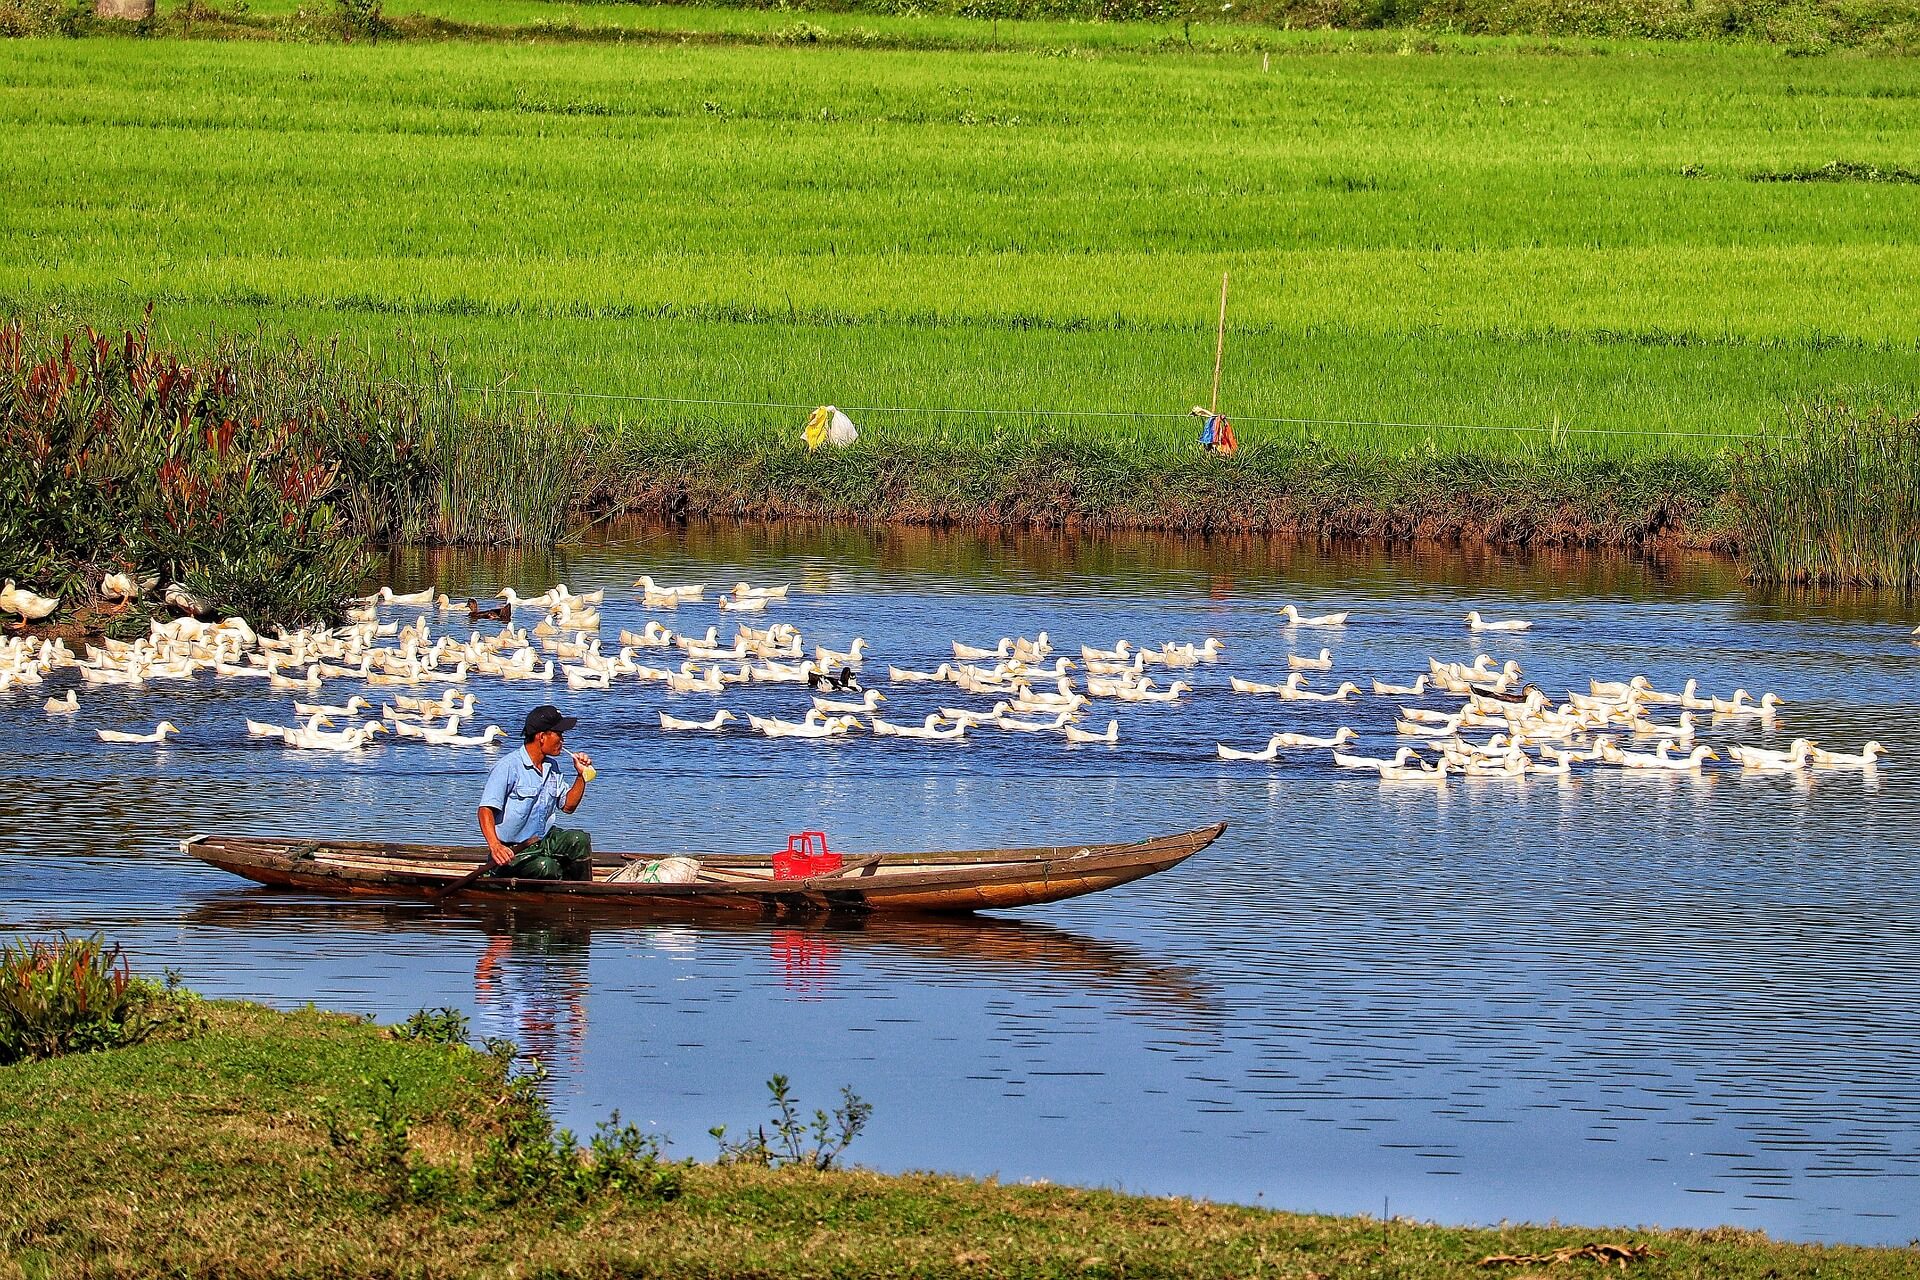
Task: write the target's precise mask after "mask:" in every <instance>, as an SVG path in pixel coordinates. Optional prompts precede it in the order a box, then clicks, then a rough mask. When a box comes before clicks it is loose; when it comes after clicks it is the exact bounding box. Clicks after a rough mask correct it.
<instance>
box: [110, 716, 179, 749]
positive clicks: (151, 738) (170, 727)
mask: <svg viewBox="0 0 1920 1280" xmlns="http://www.w3.org/2000/svg"><path fill="white" fill-rule="evenodd" d="M95 732H96V733H98V734H99V735H100V741H102V742H124V743H129V744H146V745H149V746H151V745H153V744H155V743H164V742H165V741H166V740H167V735H168V734H170V733H178V732H180V726H178V725H176V724H175V723H174V722H173V721H171V720H162V721H161V722H160V723H159V724H157V725H155V726H154V729H153V732H152V733H120V732H118V731H116V730H113V729H98V730H95Z"/></svg>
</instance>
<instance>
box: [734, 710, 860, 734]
mask: <svg viewBox="0 0 1920 1280" xmlns="http://www.w3.org/2000/svg"><path fill="white" fill-rule="evenodd" d="M747 722H748V723H749V724H751V725H752V726H753V727H754V728H756V729H758V730H759V731H760V732H761V733H764V734H766V735H767V736H768V737H769V738H837V737H840V736H841V735H843V734H846V733H849V732H851V731H852V730H854V729H858V728H859V727H860V721H859V720H858V719H857V718H856V717H854V716H831V717H827V718H820V713H819V712H818V711H809V712H808V713H807V718H806V719H805V720H804V721H801V722H799V723H795V722H794V721H792V720H773V719H768V718H763V717H761V716H748V717H747Z"/></svg>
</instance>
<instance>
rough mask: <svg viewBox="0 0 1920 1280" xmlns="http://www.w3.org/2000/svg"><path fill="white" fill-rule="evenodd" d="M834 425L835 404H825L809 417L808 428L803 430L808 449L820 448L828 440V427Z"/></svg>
mask: <svg viewBox="0 0 1920 1280" xmlns="http://www.w3.org/2000/svg"><path fill="white" fill-rule="evenodd" d="M832 425H833V406H832V405H830V404H823V405H821V406H820V407H819V408H818V409H815V410H814V411H813V412H812V413H811V414H810V415H808V417H807V429H806V430H805V431H804V432H802V433H801V434H802V436H803V438H804V439H805V440H806V442H807V448H808V449H810V450H811V449H818V448H819V447H820V446H821V445H823V444H825V443H826V442H827V428H828V427H830V426H832Z"/></svg>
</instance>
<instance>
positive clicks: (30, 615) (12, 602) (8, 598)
mask: <svg viewBox="0 0 1920 1280" xmlns="http://www.w3.org/2000/svg"><path fill="white" fill-rule="evenodd" d="M59 607H60V601H59V599H58V598H56V597H51V596H37V595H35V594H34V593H33V592H31V591H28V590H26V589H25V588H24V587H16V586H14V585H13V579H12V578H8V579H7V582H6V585H5V586H4V587H0V609H4V610H6V611H7V612H8V613H17V614H19V615H20V617H21V618H22V619H23V620H24V621H27V622H38V621H40V619H42V618H44V617H46V616H47V615H49V614H51V613H52V612H53V611H54V610H55V609H58V608H59Z"/></svg>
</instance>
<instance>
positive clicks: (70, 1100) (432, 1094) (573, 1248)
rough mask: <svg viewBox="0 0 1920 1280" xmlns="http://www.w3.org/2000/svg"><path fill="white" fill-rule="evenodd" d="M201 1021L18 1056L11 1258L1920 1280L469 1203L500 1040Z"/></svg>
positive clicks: (922, 1211) (992, 1195)
mask: <svg viewBox="0 0 1920 1280" xmlns="http://www.w3.org/2000/svg"><path fill="white" fill-rule="evenodd" d="M199 1017H200V1026H199V1029H198V1031H197V1032H195V1033H192V1034H184V1035H180V1036H176V1037H173V1038H170V1039H166V1040H157V1041H153V1042H149V1043H146V1044H142V1045H139V1046H137V1047H133V1048H126V1049H119V1050H114V1051H111V1052H105V1053H92V1054H81V1055H76V1056H70V1057H66V1058H59V1059H53V1060H48V1061H40V1062H32V1063H27V1064H24V1065H17V1066H12V1067H6V1068H0V1274H4V1275H10V1276H20V1277H25V1276H68V1275H73V1276H79V1275H94V1276H97V1275H109V1274H111V1275H128V1276H143V1275H178V1274H190V1275H222V1276H236V1277H239V1276H282V1275H315V1274H333V1275H365V1276H386V1275H460V1274H475V1273H487V1274H502V1273H509V1272H512V1271H516V1270H519V1271H531V1272H535V1273H539V1274H548V1275H579V1274H595V1275H606V1274H619V1275H652V1276H731V1275H755V1276H767V1277H780V1276H795V1277H799V1276H828V1275H902V1276H904V1275H915V1276H925V1275H964V1276H982V1275H997V1276H1066V1275H1073V1276H1086V1275H1096V1276H1097V1275H1109V1276H1118V1275H1131V1276H1145V1275H1184V1276H1251V1275H1275V1276H1304V1275H1308V1274H1313V1275H1319V1276H1324V1277H1347V1276H1351V1277H1361V1276H1369V1277H1371V1276H1379V1275H1395V1276H1403V1277H1409V1278H1412V1277H1423V1278H1424V1277H1434V1278H1438V1277H1455V1276H1458V1277H1465V1276H1470V1275H1485V1274H1487V1271H1486V1270H1485V1269H1483V1268H1482V1267H1480V1266H1479V1265H1477V1264H1478V1263H1479V1261H1480V1260H1481V1259H1482V1258H1485V1257H1487V1256H1489V1255H1492V1254H1519V1255H1525V1254H1541V1253H1547V1252H1549V1251H1551V1250H1554V1249H1557V1248H1561V1247H1565V1246H1578V1245H1583V1244H1586V1243H1588V1242H1590V1241H1595V1240H1602V1241H1606V1242H1617V1243H1622V1244H1630V1245H1635V1246H1642V1247H1650V1248H1651V1250H1652V1254H1651V1256H1650V1257H1647V1258H1645V1259H1643V1260H1640V1261H1636V1262H1634V1263H1632V1264H1631V1273H1632V1274H1634V1275H1637V1276H1643V1277H1706V1276H1713V1277H1728V1278H1733V1280H1739V1278H1744V1277H1753V1278H1754V1280H1759V1278H1760V1277H1775V1278H1782V1277H1800V1276H1807V1277H1812V1276H1827V1277H1836V1276H1847V1277H1861V1278H1863V1280H1877V1278H1878V1277H1887V1278H1889V1280H1891V1278H1893V1277H1905V1276H1908V1275H1910V1274H1911V1267H1912V1254H1911V1253H1910V1252H1906V1251H1899V1250H1874V1249H1855V1248H1825V1247H1814V1246H1800V1245H1783V1244H1776V1243H1772V1242H1770V1241H1768V1240H1766V1239H1765V1238H1764V1237H1762V1236H1758V1235H1755V1234H1751V1233H1746V1232H1740V1231H1735V1230H1732V1229H1720V1230H1716V1231H1707V1232H1691V1231H1678V1232H1652V1231H1630V1232H1629V1231H1606V1232H1595V1231H1590V1230H1586V1229H1577V1228H1538V1227H1512V1228H1505V1229H1501V1230H1498V1231H1489V1230H1463V1229H1453V1228H1444V1227H1431V1226H1416V1225H1413V1224H1409V1223H1405V1222H1393V1223H1390V1224H1383V1223H1381V1222H1379V1221H1374V1220H1368V1219H1359V1218H1327V1217H1313V1216H1303V1215H1297V1214H1287V1213H1275V1212H1269V1211H1264V1210H1254V1209H1243V1208H1236V1207H1231V1206H1222V1205H1211V1204H1203V1203H1197V1202H1193V1201H1187V1200H1179V1199H1146V1198H1138V1197H1130V1196H1122V1195H1116V1194H1111V1193H1106V1192H1098V1191H1075V1190H1069V1189H1064V1188H1055V1187H1028V1186H1018V1187H1015V1186H999V1185H996V1184H993V1183H982V1182H976V1181H971V1180H966V1179H960V1178H952V1177H942V1176H934V1175H908V1176H902V1177H890V1176H882V1175H878V1174H873V1173H866V1172H857V1171H856V1172H847V1173H825V1174H822V1173H815V1172H811V1171H807V1170H802V1169H774V1170H769V1169H764V1168H757V1167H743V1166H739V1165H733V1166H727V1167H719V1166H712V1165H691V1166H667V1165H662V1164H661V1163H659V1162H649V1161H647V1160H644V1159H640V1160H632V1161H628V1162H626V1163H625V1164H622V1165H621V1167H622V1168H623V1169H625V1170H627V1173H628V1174H629V1175H631V1180H630V1181H623V1180H622V1179H620V1178H615V1179H611V1180H610V1181H609V1184H608V1185H591V1186H589V1185H586V1184H584V1183H583V1184H580V1185H578V1186H575V1184H573V1183H569V1184H568V1185H569V1187H570V1188H572V1189H571V1190H569V1193H568V1194H567V1195H565V1196H561V1197H555V1196H553V1195H542V1196H532V1195H524V1196H522V1197H520V1198H518V1199H515V1198H513V1197H512V1196H506V1197H502V1196H499V1195H496V1194H494V1191H496V1190H498V1188H497V1187H493V1188H489V1187H488V1186H486V1185H482V1186H478V1187H475V1188H473V1190H472V1192H471V1194H472V1195H474V1196H479V1197H481V1199H479V1200H474V1199H471V1198H466V1195H465V1193H462V1194H456V1192H455V1190H454V1188H456V1187H458V1186H464V1185H467V1183H468V1182H469V1181H470V1180H471V1179H472V1177H473V1175H474V1173H475V1171H476V1170H480V1171H487V1170H491V1171H493V1172H494V1173H495V1174H499V1173H500V1171H501V1170H503V1169H510V1168H517V1167H518V1166H517V1165H503V1164H501V1163H500V1157H499V1154H498V1153H499V1150H500V1147H499V1145H498V1144H497V1143H495V1142H494V1141H493V1140H494V1139H497V1138H499V1137H500V1135H501V1134H502V1133H503V1132H504V1131H507V1130H519V1131H525V1130H526V1129H527V1128H528V1126H529V1121H530V1120H534V1121H537V1120H538V1115H537V1114H534V1115H531V1116H530V1115H529V1114H528V1110H527V1109H528V1108H529V1107H532V1108H534V1109H535V1111H536V1112H537V1111H538V1104H537V1101H535V1102H529V1100H528V1098H529V1095H528V1094H527V1093H526V1091H525V1090H524V1089H515V1088H514V1087H512V1086H511V1085H510V1084H509V1083H508V1081H507V1078H506V1074H505V1073H506V1071H507V1067H506V1066H505V1059H504V1058H502V1057H501V1056H499V1055H492V1054H482V1053H476V1052H473V1051H471V1050H468V1049H466V1048H464V1047H454V1046H449V1045H445V1044H439V1043H434V1042H433V1041H432V1040H431V1039H423V1038H419V1037H417V1036H407V1035H400V1034H396V1033H395V1032H393V1031H391V1030H386V1029H382V1028H378V1027H374V1026H371V1025H369V1024H367V1023H365V1022H362V1021H360V1020H357V1019H354V1018H349V1017H342V1016H339V1015H332V1014H325V1013H319V1012H314V1011H306V1012H300V1013H291V1014H284V1013H275V1012H271V1011H268V1010H265V1009H261V1008H258V1007H254V1006H247V1005H237V1004H207V1005H204V1006H200V1007H199ZM419 1029H420V1028H419V1027H417V1026H416V1028H415V1030H416V1031H417V1030H419ZM881 1122H882V1123H884V1117H882V1118H881ZM534 1127H537V1124H536V1125H534ZM356 1134H357V1136H354V1135H356ZM382 1134H384V1135H386V1138H385V1139H384V1140H383V1141H384V1143H385V1145H384V1146H381V1145H379V1144H377V1143H376V1145H375V1146H369V1145H367V1143H368V1141H369V1139H370V1138H373V1137H377V1136H378V1135H382ZM396 1135H397V1136H396ZM684 1136H686V1135H683V1137H684ZM383 1151H384V1154H382V1152H383ZM490 1152H491V1153H492V1154H489V1153H490ZM396 1159H397V1160H398V1165H397V1166H396V1163H395V1160H396ZM607 1159H608V1157H607V1156H606V1155H605V1154H604V1152H603V1153H602V1154H600V1155H599V1156H596V1157H589V1164H591V1163H593V1162H594V1161H599V1162H601V1163H603V1164H604V1163H605V1162H606V1160H607ZM396 1167H398V1168H400V1169H402V1170H406V1169H411V1170H413V1171H414V1172H413V1174H412V1175H408V1176H407V1177H404V1178H402V1179H401V1180H400V1181H396V1173H395V1170H396ZM428 1168H431V1169H436V1170H440V1171H442V1173H444V1175H445V1178H446V1181H439V1180H437V1179H436V1178H435V1177H433V1176H426V1175H422V1174H420V1173H419V1171H420V1170H423V1169H428ZM662 1174H665V1175H668V1177H669V1181H668V1182H664V1183H663V1182H661V1181H660V1180H659V1178H660V1176H661V1175H662ZM516 1176H518V1175H516ZM614 1184H618V1185H614ZM576 1193H577V1194H576ZM483 1203H484V1207H482V1205H483ZM1576 1265H1578V1264H1576ZM1588 1265H1591V1264H1588ZM1556 1270H1558V1269H1556ZM1580 1273H1581V1272H1580V1271H1572V1272H1569V1274H1580Z"/></svg>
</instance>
